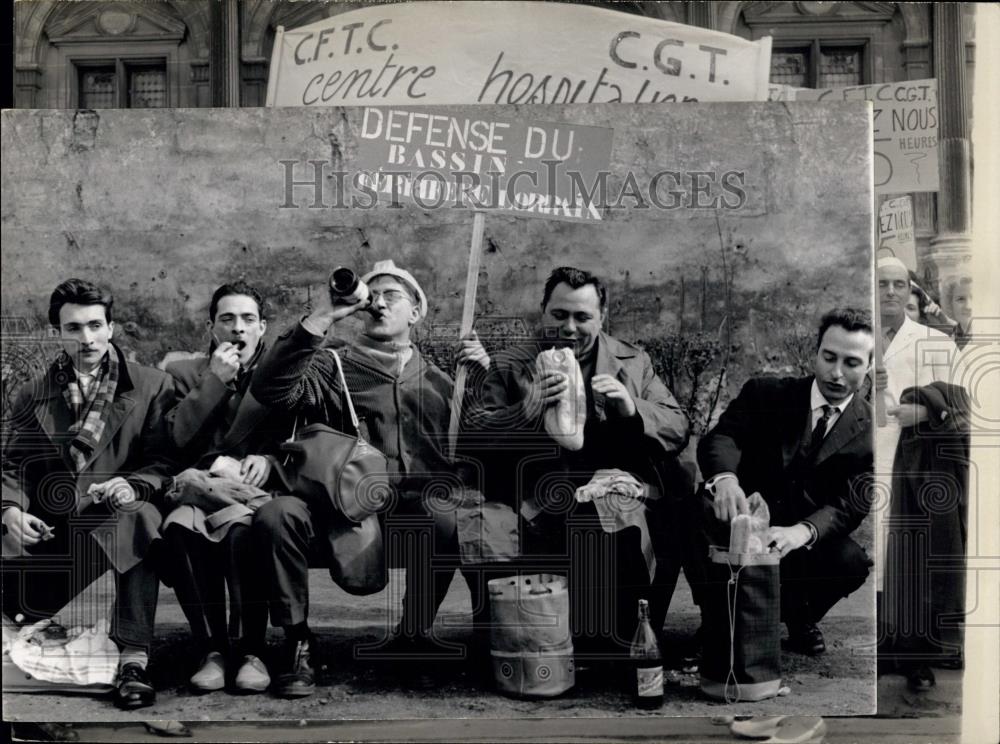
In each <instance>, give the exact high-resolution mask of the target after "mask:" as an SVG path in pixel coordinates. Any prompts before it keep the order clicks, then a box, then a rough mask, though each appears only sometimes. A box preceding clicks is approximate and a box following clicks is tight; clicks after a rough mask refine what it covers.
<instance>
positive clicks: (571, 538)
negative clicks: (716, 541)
mask: <svg viewBox="0 0 1000 744" xmlns="http://www.w3.org/2000/svg"><path fill="white" fill-rule="evenodd" d="M607 307H608V293H607V289H606V287H605V286H604V284H603V283H602V282H601V280H600V279H599V278H598V277H596V276H594V275H593V274H591V273H589V272H587V271H583V270H581V269H577V268H572V267H560V268H557V269H555V270H554V271H553V272H552V273H551V275H550V276H549V278H548V281H546V283H545V288H544V292H543V295H542V302H541V309H542V322H541V333H540V335H539V337H538V338H535V339H531V340H529V341H527V342H526V343H523V344H521V345H519V346H516V347H513V348H509V349H506V350H504V351H502V352H500V353H498V354H496V355H495V359H494V360H493V361H491V363H490V365H489V371H488V372H487V373H486V375H485V379H484V380H483V381H482V383H481V385H480V386H479V393H478V396H477V397H476V399H475V400H470V401H468V402H467V405H466V410H465V436H464V437H463V451H464V452H466V453H467V454H471V453H473V452H476V451H477V450H478V451H479V453H480V454H479V459H481V460H482V461H483V463H484V465H485V467H486V475H487V477H486V488H487V493H486V497H487V498H489V499H494V500H500V501H505V502H507V503H508V504H510V505H511V506H512V507H513V508H514V509H515V511H517V512H519V514H520V517H521V533H520V538H521V553H522V556H523V559H524V568H525V569H534V570H542V571H559V572H566V573H568V575H569V580H570V584H571V591H570V596H571V598H572V599H571V601H572V602H573V609H572V610H571V612H572V613H573V615H574V617H573V618H572V621H573V624H574V628H575V630H576V631H577V638H576V640H575V641H574V643H575V644H576V647H577V651H578V653H579V652H581V651H583V652H584V653H586V651H588V650H590V649H591V647H590V646H588V643H590V642H593V646H592V648H593V650H595V651H600V652H601V653H603V652H605V651H609V652H611V653H612V654H618V653H620V652H621V651H623V650H624V649H627V646H628V641H629V638H630V637H631V634H632V632H633V630H634V629H635V612H636V606H637V600H638V599H639V598H640V597H645V598H647V599H653V596H651V595H652V594H653V592H651V591H650V574H651V573H652V571H650V570H649V569H650V568H651V566H650V565H649V557H650V552H649V550H648V548H649V545H648V533H645V532H644V531H643V529H641V528H640V529H638V530H636V529H632V528H631V527H629V528H627V529H623V530H621V531H618V532H615V533H613V534H605V533H604V531H602V528H601V526H600V525H599V522H600V520H599V518H598V515H599V513H600V512H599V509H600V508H602V507H606V506H607V505H608V504H606V503H605V504H599V503H596V502H598V501H599V499H598V498H591V497H590V495H589V494H590V493H591V492H593V489H591V490H589V491H587V496H585V497H584V498H581V497H580V496H581V491H579V490H578V489H582V488H583V487H585V486H587V485H588V484H589V483H591V481H593V480H595V474H596V473H598V471H602V472H601V474H600V475H599V476H598V479H597V480H601V479H604V480H603V482H607V483H611V482H614V483H617V484H619V485H621V484H623V483H631V484H632V485H633V487H634V494H635V496H636V498H635V499H634V500H633V501H632V502H631V504H629V503H627V502H625V503H624V505H622V506H620V508H621V509H622V510H623V511H625V512H627V511H629V510H631V511H632V512H634V514H633V515H632V516H635V514H641V515H642V517H643V519H642V521H641V522H637V523H636V524H642V525H643V527H645V516H646V509H647V507H648V506H649V505H651V504H652V503H653V502H656V501H657V500H660V499H663V497H664V493H665V491H666V490H667V489H669V488H671V486H672V485H673V484H672V483H669V482H667V480H668V479H667V478H665V477H664V475H665V472H666V470H665V467H664V466H665V464H666V463H668V462H669V461H671V460H673V459H676V455H677V454H678V453H679V452H680V451H681V450H682V449H683V448H684V446H685V444H686V443H687V438H688V421H687V418H686V416H685V415H684V412H683V411H682V410H681V408H680V406H679V405H678V403H677V401H676V400H675V399H674V396H673V395H672V394H671V393H670V391H669V390H668V389H667V388H666V386H665V385H664V384H663V382H661V381H660V379H659V378H658V377H657V376H656V374H655V373H654V371H653V366H652V362H651V361H650V358H649V356H648V355H647V354H646V353H645V352H644V351H642V350H641V349H639V348H638V347H636V346H633V345H632V344H629V343H626V342H624V341H620V340H619V339H616V338H614V337H613V336H610V335H608V334H607V333H605V332H604V331H603V330H602V327H603V324H604V321H605V320H606V317H607ZM595 482H596V481H595ZM574 494H575V495H576V498H574ZM605 501H606V502H610V501H611V499H610V498H608V499H606V500H605ZM605 516H606V515H605ZM640 543H641V544H640ZM574 545H576V546H581V545H587V546H591V547H592V548H593V550H591V549H590V548H585V549H583V550H577V549H576V548H574ZM594 551H607V553H606V554H604V553H603V552H602V555H601V556H600V557H599V556H597V555H596V554H595V552H594ZM644 554H645V555H644ZM644 558H645V560H644ZM609 604H610V605H612V606H611V607H609V606H608V605H609ZM600 618H603V620H601V619H600ZM590 621H596V622H597V623H598V624H601V623H602V622H603V623H604V624H602V625H601V627H597V626H596V625H594V626H592V624H590ZM609 622H610V623H613V625H611V626H610V627H608V623H609ZM607 641H610V644H608V643H607Z"/></svg>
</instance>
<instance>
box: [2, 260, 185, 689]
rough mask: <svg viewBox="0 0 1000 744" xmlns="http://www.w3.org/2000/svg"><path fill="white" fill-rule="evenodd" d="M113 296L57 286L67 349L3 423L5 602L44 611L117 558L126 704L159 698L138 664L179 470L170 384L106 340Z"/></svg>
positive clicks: (53, 308)
mask: <svg viewBox="0 0 1000 744" xmlns="http://www.w3.org/2000/svg"><path fill="white" fill-rule="evenodd" d="M112 303H113V299H112V297H111V295H110V293H108V292H106V291H104V290H102V289H101V288H99V287H97V286H95V285H94V284H91V283H90V282H87V281H84V280H81V279H68V280H66V281H65V282H63V283H62V284H60V285H59V286H58V287H56V289H55V291H54V292H53V293H52V298H51V301H50V303H49V322H50V323H51V324H52V326H53V327H54V328H56V329H57V330H58V331H59V336H60V339H61V341H62V345H63V350H62V351H61V352H60V353H59V356H58V358H57V359H56V360H55V361H54V362H53V363H52V365H51V366H50V367H49V369H48V371H47V372H46V373H45V374H44V375H42V376H40V377H38V378H36V379H34V380H32V381H31V382H30V383H27V384H26V385H24V387H23V388H22V390H21V391H20V392H19V394H18V396H17V398H16V400H15V402H14V405H13V406H12V408H11V414H10V417H9V419H8V421H7V422H5V424H7V425H8V426H9V428H10V434H9V436H8V437H7V441H6V442H5V445H4V451H3V495H2V499H3V554H4V561H3V611H4V614H5V615H6V616H7V617H8V618H10V619H13V620H19V619H20V620H23V621H24V622H34V621H37V620H39V619H41V618H45V617H50V616H52V615H53V614H54V613H56V612H58V611H59V610H60V609H61V608H62V607H63V606H64V605H65V604H66V603H67V602H68V601H69V600H70V599H72V598H73V596H75V595H76V594H78V593H79V592H80V591H82V590H83V589H84V588H85V587H86V586H87V585H88V584H90V583H91V582H92V581H93V580H94V579H96V578H97V577H98V576H100V575H101V574H102V573H103V572H104V571H105V570H107V569H108V568H111V569H113V570H114V576H115V589H116V598H115V604H114V608H113V610H112V619H111V638H112V639H113V640H114V641H115V643H116V644H117V645H118V647H119V649H120V651H121V654H120V663H119V669H118V679H117V682H116V695H115V701H116V703H117V704H118V705H119V706H120V707H122V708H126V709H131V708H141V707H144V706H148V705H152V703H153V701H154V698H155V695H154V691H153V687H152V685H150V683H149V679H148V677H147V676H146V671H145V669H146V661H147V653H148V647H149V644H150V643H151V641H152V637H153V620H154V617H155V614H156V600H157V593H158V589H159V583H158V581H157V577H156V573H155V571H154V568H153V565H152V548H153V547H154V543H155V542H156V540H157V539H158V538H159V527H160V523H161V521H162V517H161V514H160V510H159V508H158V506H157V504H158V499H159V496H160V492H161V490H162V488H163V486H164V485H165V482H166V480H167V478H168V477H169V475H170V474H171V473H172V472H173V471H174V470H175V466H174V464H173V462H172V461H171V460H170V459H167V455H166V454H165V453H167V452H169V451H170V448H169V446H168V442H169V440H168V436H167V428H166V423H167V422H166V413H167V411H168V410H169V409H170V408H171V407H172V406H173V404H174V386H173V382H172V381H171V379H170V377H169V376H168V375H166V374H164V373H163V372H160V371H158V370H155V369H151V368H149V367H143V366H140V365H138V364H134V363H132V362H128V361H126V359H125V357H124V355H123V354H122V352H121V350H120V349H118V347H116V346H115V345H114V344H112V343H111V336H112V334H113V333H114V323H113V322H112V320H111V307H112ZM88 536H89V538H91V539H88Z"/></svg>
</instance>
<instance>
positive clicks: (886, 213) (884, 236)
mask: <svg viewBox="0 0 1000 744" xmlns="http://www.w3.org/2000/svg"><path fill="white" fill-rule="evenodd" d="M878 251H879V253H878V255H877V258H881V257H882V256H895V257H896V258H898V259H899V260H900V261H902V262H903V263H904V264H906V267H907V268H908V269H910V270H911V271H916V270H917V248H916V241H915V240H914V237H913V200H912V199H911V198H910V197H909V196H900V197H897V198H895V199H886V200H885V201H884V202H882V206H881V207H879V212H878Z"/></svg>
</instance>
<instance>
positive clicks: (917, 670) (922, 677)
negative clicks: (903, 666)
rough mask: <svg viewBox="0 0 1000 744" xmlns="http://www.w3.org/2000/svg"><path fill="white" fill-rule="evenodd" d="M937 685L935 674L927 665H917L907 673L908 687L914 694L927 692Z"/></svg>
mask: <svg viewBox="0 0 1000 744" xmlns="http://www.w3.org/2000/svg"><path fill="white" fill-rule="evenodd" d="M936 684H937V680H935V679H934V672H932V671H931V668H930V667H929V666H927V665H926V664H916V665H914V666H912V667H910V669H908V670H907V672H906V686H907V687H909V688H910V689H911V690H913V692H927V691H928V690H929V689H931V688H932V687H934V685H936Z"/></svg>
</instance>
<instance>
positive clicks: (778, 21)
mask: <svg viewBox="0 0 1000 744" xmlns="http://www.w3.org/2000/svg"><path fill="white" fill-rule="evenodd" d="M370 4H372V3H364V2H361V3H357V2H355V3H351V2H303V1H302V0H298V1H292V0H143V1H142V2H139V1H138V0H132V1H130V2H122V1H119V2H103V1H98V0H84V1H83V2H68V1H67V0H20V1H19V2H17V3H16V4H15V21H16V31H15V33H16V39H15V47H16V61H15V65H16V67H15V105H16V106H17V107H18V108H124V107H128V108H143V107H205V106H261V105H263V103H264V98H265V91H266V87H267V74H268V65H269V59H270V55H271V49H272V46H273V43H274V37H275V30H276V29H277V28H278V27H279V26H284V27H285V28H295V27H298V26H302V25H305V24H308V23H313V22H315V21H318V20H321V19H323V18H325V17H330V16H333V15H336V14H339V13H343V12H346V11H349V10H354V9H357V8H360V7H365V6H367V5H370ZM590 4H591V5H603V6H605V7H610V8H613V9H614V10H617V11H623V12H629V13H637V14H641V15H646V16H650V17H656V18H661V19H663V20H667V21H674V22H679V23H687V24H691V25H697V26H702V27H706V28H712V29H716V30H719V31H724V32H727V33H732V34H736V35H738V36H742V37H745V38H749V39H757V38H760V37H762V36H771V37H772V38H773V40H774V42H773V55H772V62H771V78H772V81H773V82H781V83H786V84H790V85H794V86H798V87H839V86H846V85H856V84H870V83H884V82H899V81H905V80H918V79H922V78H929V77H934V78H937V79H938V81H939V86H938V88H939V107H940V110H941V120H940V130H939V151H940V155H939V164H940V181H941V189H940V191H939V192H937V193H920V194H915V195H914V208H915V214H914V218H915V232H916V241H917V256H918V263H919V269H920V273H921V274H923V276H924V277H925V280H926V283H927V284H928V285H929V286H930V287H938V286H939V285H940V284H941V283H942V282H943V281H944V280H946V279H947V278H948V277H950V276H953V275H956V274H960V273H967V271H968V267H967V264H968V262H969V260H970V255H971V238H970V232H971V206H972V205H971V194H972V190H971V177H972V153H971V142H970V132H971V121H972V113H973V112H972V101H971V94H972V74H973V69H974V58H975V42H974V12H975V10H974V5H975V4H974V3H954V4H952V3H933V4H931V3H926V4H921V3H895V2H701V1H677V2H622V3H610V2H608V3H599V2H598V3H590ZM886 196H887V195H883V198H885V197H886Z"/></svg>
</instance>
